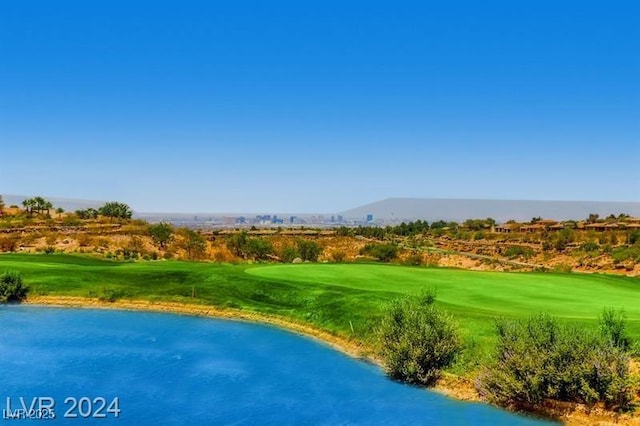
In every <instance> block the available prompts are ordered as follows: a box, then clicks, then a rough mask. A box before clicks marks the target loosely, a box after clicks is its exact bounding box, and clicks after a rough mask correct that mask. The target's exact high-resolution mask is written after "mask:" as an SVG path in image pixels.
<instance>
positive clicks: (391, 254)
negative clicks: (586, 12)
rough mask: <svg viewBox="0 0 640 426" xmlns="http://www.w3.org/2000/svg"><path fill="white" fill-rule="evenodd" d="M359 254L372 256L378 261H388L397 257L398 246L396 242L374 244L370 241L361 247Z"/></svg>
mask: <svg viewBox="0 0 640 426" xmlns="http://www.w3.org/2000/svg"><path fill="white" fill-rule="evenodd" d="M360 254H362V255H367V256H373V257H375V258H377V259H378V260H379V261H380V262H390V261H391V260H393V259H395V258H396V257H398V246H397V245H396V244H390V243H389V244H375V243H370V244H367V245H365V246H364V247H362V249H361V250H360Z"/></svg>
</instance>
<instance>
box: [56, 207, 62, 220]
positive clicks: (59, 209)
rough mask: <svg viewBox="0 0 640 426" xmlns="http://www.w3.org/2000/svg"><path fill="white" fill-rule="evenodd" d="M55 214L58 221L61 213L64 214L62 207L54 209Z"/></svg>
mask: <svg viewBox="0 0 640 426" xmlns="http://www.w3.org/2000/svg"><path fill="white" fill-rule="evenodd" d="M56 213H57V214H58V219H60V217H62V213H64V209H63V208H62V207H58V208H57V209H56Z"/></svg>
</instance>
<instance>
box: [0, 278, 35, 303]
mask: <svg viewBox="0 0 640 426" xmlns="http://www.w3.org/2000/svg"><path fill="white" fill-rule="evenodd" d="M27 293H29V288H28V287H27V286H25V285H24V283H23V281H22V275H20V273H19V272H13V271H9V272H5V273H4V274H2V275H0V303H6V302H21V301H23V300H24V299H26V298H27Z"/></svg>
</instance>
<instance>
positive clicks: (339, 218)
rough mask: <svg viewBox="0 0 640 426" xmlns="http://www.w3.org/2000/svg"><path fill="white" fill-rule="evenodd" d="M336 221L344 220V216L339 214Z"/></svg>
mask: <svg viewBox="0 0 640 426" xmlns="http://www.w3.org/2000/svg"><path fill="white" fill-rule="evenodd" d="M338 222H344V218H343V217H342V215H341V214H339V215H338Z"/></svg>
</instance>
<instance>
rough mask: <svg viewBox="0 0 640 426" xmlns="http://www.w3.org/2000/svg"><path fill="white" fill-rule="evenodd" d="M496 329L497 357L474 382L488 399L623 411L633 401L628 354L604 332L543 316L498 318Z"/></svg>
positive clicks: (512, 403) (521, 403) (517, 403)
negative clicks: (563, 403)
mask: <svg viewBox="0 0 640 426" xmlns="http://www.w3.org/2000/svg"><path fill="white" fill-rule="evenodd" d="M605 328H606V326H605ZM496 329H497V331H498V347H497V353H496V359H495V360H494V362H493V363H492V364H490V365H489V366H488V367H485V369H484V370H483V372H482V373H481V374H480V375H479V376H478V379H477V380H476V388H477V389H478V392H479V393H480V394H481V395H482V396H483V397H484V398H486V399H487V400H489V401H491V402H494V403H498V404H502V405H513V406H516V407H520V408H527V407H533V406H536V405H538V404H540V403H541V402H543V400H545V399H556V400H561V401H571V402H580V403H586V404H589V405H591V404H594V403H596V402H604V403H605V405H607V406H608V407H609V408H619V409H624V408H627V407H628V406H629V404H630V403H631V401H632V398H633V391H632V382H631V379H630V375H629V356H628V354H627V353H626V352H625V351H624V350H622V349H620V348H619V347H618V346H616V345H615V344H614V343H613V341H612V339H610V338H606V337H604V334H605V333H597V332H591V331H589V330H587V329H585V328H577V327H575V326H563V325H560V324H558V322H557V320H556V319H555V318H553V317H551V316H548V315H545V314H540V315H537V316H533V317H530V318H529V320H528V321H526V322H521V321H505V320H500V321H498V322H497V324H496Z"/></svg>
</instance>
